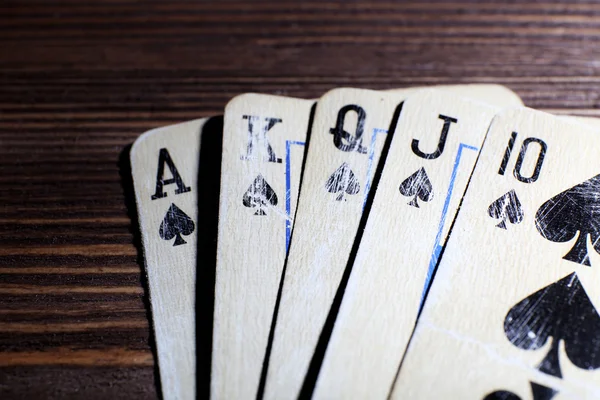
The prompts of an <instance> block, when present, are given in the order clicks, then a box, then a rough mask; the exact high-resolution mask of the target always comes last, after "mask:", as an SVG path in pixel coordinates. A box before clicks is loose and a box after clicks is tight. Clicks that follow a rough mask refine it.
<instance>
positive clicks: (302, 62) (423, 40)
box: [0, 0, 600, 400]
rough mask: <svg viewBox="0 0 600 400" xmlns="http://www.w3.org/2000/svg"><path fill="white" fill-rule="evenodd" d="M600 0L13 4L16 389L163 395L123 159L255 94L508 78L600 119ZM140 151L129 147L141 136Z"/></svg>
mask: <svg viewBox="0 0 600 400" xmlns="http://www.w3.org/2000/svg"><path fill="white" fill-rule="evenodd" d="M599 15H600V4H583V3H581V4H580V3H579V2H572V4H568V5H566V4H560V2H555V1H553V0H547V1H546V2H544V3H538V4H533V3H532V4H505V5H499V4H498V3H497V2H490V3H482V2H479V1H476V0H473V1H464V2H439V3H435V4H434V3H426V2H422V1H414V2H397V3H395V2H391V1H374V2H367V1H364V2H360V1H356V2H354V1H339V2H337V1H329V0H325V1H323V0H318V1H317V0H314V1H313V0H306V1H302V2H284V1H281V0H280V1H270V2H255V1H252V2H249V1H227V2H214V3H210V2H202V1H187V2H184V1H162V2H158V1H157V2H150V1H135V0H105V1H101V2H83V1H75V0H67V1H62V2H54V4H52V3H51V2H47V1H42V0H37V1H16V0H15V1H12V0H5V1H3V2H2V3H1V4H0V31H1V34H0V398H2V399H9V398H28V399H33V398H81V399H86V400H90V399H96V398H99V399H100V398H102V399H104V398H111V399H117V398H122V399H145V398H156V397H157V393H158V389H157V386H156V383H157V376H158V375H157V373H156V369H155V367H154V365H155V364H154V361H155V358H154V356H153V352H152V346H153V343H152V339H151V336H150V335H151V334H150V330H149V327H148V307H147V298H146V294H147V289H146V287H145V284H144V281H143V273H142V270H141V266H142V260H141V256H140V253H139V250H138V249H137V247H136V246H135V244H134V234H133V233H134V232H135V231H136V229H137V226H136V225H135V223H132V219H131V217H132V215H129V214H128V211H127V210H128V208H127V205H128V202H129V201H131V197H130V193H128V189H127V175H128V174H127V170H126V168H125V167H124V164H123V162H122V161H123V159H124V158H125V156H126V146H127V145H128V144H130V143H132V142H133V141H134V140H135V138H136V137H137V136H138V135H139V134H141V133H142V132H144V131H146V130H148V129H150V128H154V127H158V126H161V125H166V124H170V123H175V122H178V121H185V120H189V119H193V118H198V117H201V116H208V115H215V114H219V113H221V112H222V109H223V106H224V105H225V103H226V102H227V100H228V99H229V98H231V97H232V96H234V95H237V94H239V93H243V92H248V91H256V92H265V93H275V94H280V95H288V96H298V97H318V96H319V95H320V94H321V93H323V92H324V91H326V90H328V89H330V88H333V87H336V86H356V87H369V88H379V89H384V88H393V87H403V86H409V85H429V84H442V83H459V82H479V83H489V82H496V83H501V84H505V85H507V86H508V87H510V88H512V89H513V90H515V91H516V92H517V93H518V94H519V95H520V96H522V98H523V99H524V101H525V103H526V104H527V105H529V106H532V107H536V108H541V109H545V110H548V111H552V112H557V113H573V114H579V115H592V116H594V115H598V114H600V113H599V112H598V110H597V105H598V96H599V93H600V47H599V46H598V44H597V43H598V40H599V39H600V22H598V21H600V19H599ZM124 149H125V150H124Z"/></svg>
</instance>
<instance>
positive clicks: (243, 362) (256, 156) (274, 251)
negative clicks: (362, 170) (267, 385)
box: [211, 94, 314, 399]
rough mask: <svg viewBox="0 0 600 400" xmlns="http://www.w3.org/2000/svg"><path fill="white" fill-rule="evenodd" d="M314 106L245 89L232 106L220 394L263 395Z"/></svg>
mask: <svg viewBox="0 0 600 400" xmlns="http://www.w3.org/2000/svg"><path fill="white" fill-rule="evenodd" d="M313 104H314V101H312V100H303V99H294V98H286V97H279V96H271V95H263V94H244V95H240V96H237V97H235V98H234V99H233V100H231V101H230V102H229V104H228V105H227V107H226V109H225V122H224V128H223V159H222V170H221V171H222V173H221V200H220V211H219V213H220V215H219V238H218V250H217V273H216V285H215V311H214V329H213V332H214V334H213V358H212V378H211V379H212V381H211V397H212V398H215V399H243V398H255V397H256V393H257V389H258V385H259V381H260V373H261V368H262V364H263V360H264V356H265V351H266V347H267V342H268V337H269V328H270V326H271V321H272V318H273V308H274V307H275V300H276V298H277V292H278V288H279V282H280V279H281V272H282V269H283V265H284V260H285V255H286V252H287V246H288V243H289V239H290V235H291V229H292V219H293V216H294V213H295V208H296V200H297V198H298V187H299V185H300V171H301V167H302V161H303V158H304V145H305V141H306V135H307V132H308V126H309V121H310V113H311V108H312V106H313Z"/></svg>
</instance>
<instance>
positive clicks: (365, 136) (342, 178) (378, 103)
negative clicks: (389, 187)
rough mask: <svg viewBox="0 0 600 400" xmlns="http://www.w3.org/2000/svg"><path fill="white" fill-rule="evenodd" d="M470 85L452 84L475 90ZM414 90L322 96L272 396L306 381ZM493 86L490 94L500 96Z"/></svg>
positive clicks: (279, 313)
mask: <svg viewBox="0 0 600 400" xmlns="http://www.w3.org/2000/svg"><path fill="white" fill-rule="evenodd" d="M493 87H496V86H492V87H490V89H492V88H493ZM469 88H470V86H466V87H462V86H457V87H446V88H445V90H450V91H456V92H458V93H461V92H462V93H464V95H467V96H468V95H469ZM506 90H507V89H505V88H502V90H501V91H500V93H501V94H500V96H499V97H501V98H502V100H501V101H499V103H501V104H503V105H507V104H508V103H510V101H512V102H513V105H518V104H520V100H519V101H516V99H515V97H513V96H510V101H507V98H508V97H505V96H503V94H504V93H505V91H506ZM411 92H413V93H414V90H410V89H409V90H407V91H405V92H402V91H398V92H395V93H385V92H376V91H370V90H363V89H336V90H332V91H330V92H328V93H327V94H325V95H324V96H323V97H322V98H321V99H319V104H318V106H317V108H316V112H315V117H314V123H313V127H312V130H311V137H310V145H309V149H308V153H307V159H306V166H305V170H304V171H303V181H302V188H301V191H300V193H301V195H300V199H299V202H298V211H297V213H296V218H295V226H294V233H293V237H292V241H291V245H290V250H289V255H288V259H287V263H286V267H285V271H286V272H285V277H284V279H283V282H282V293H281V298H280V302H279V304H278V306H277V307H276V310H275V315H276V321H275V323H274V326H273V328H272V333H274V336H273V341H272V347H271V349H272V350H271V352H270V354H267V356H266V358H267V363H266V364H265V369H266V386H265V389H264V396H265V398H267V399H279V398H287V397H289V396H291V395H292V396H293V394H295V393H298V392H299V390H300V388H301V385H302V381H303V380H304V378H305V375H306V373H307V369H308V366H309V363H310V360H311V356H312V355H313V352H314V350H315V346H316V344H317V340H318V338H319V334H320V333H321V329H322V327H323V325H324V323H325V320H326V317H327V313H328V311H329V309H330V306H331V304H332V301H333V299H334V295H335V293H336V290H337V288H338V285H339V283H340V279H341V277H342V274H343V272H344V267H345V266H346V262H347V260H348V255H349V252H350V249H351V247H352V243H353V241H354V236H355V234H356V230H357V227H358V223H359V220H360V218H361V214H362V210H363V208H364V206H365V202H366V200H367V195H368V193H369V189H370V185H371V180H372V178H373V174H374V172H375V169H376V168H377V162H378V159H379V156H380V153H381V150H382V148H383V145H384V142H385V140H386V136H387V131H388V127H389V125H390V122H391V121H392V119H393V117H394V110H395V109H396V107H397V106H398V104H399V103H401V102H402V100H403V99H404V98H405V97H406V96H407V95H408V94H409V93H411ZM493 92H494V91H493V90H491V91H490V92H489V96H490V97H489V99H490V100H493V99H494V98H495V97H494V95H495V93H493ZM496 93H498V92H496ZM474 94H475V95H478V94H481V93H480V92H479V90H475V91H474ZM396 117H397V116H396ZM449 123H450V122H449ZM263 374H265V372H264V371H263Z"/></svg>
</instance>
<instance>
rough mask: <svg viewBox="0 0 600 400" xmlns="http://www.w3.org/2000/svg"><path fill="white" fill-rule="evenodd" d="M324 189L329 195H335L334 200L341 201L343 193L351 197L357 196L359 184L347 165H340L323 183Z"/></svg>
mask: <svg viewBox="0 0 600 400" xmlns="http://www.w3.org/2000/svg"><path fill="white" fill-rule="evenodd" d="M325 189H327V191H328V192H329V193H337V197H336V198H335V199H336V200H337V201H342V199H344V193H347V194H349V195H351V196H352V195H355V194H357V193H358V192H359V191H360V184H359V183H358V180H357V179H356V175H354V172H352V170H351V169H350V167H349V166H348V164H346V163H342V165H340V166H339V168H338V169H336V170H335V172H334V173H333V174H331V176H330V177H329V179H327V182H325Z"/></svg>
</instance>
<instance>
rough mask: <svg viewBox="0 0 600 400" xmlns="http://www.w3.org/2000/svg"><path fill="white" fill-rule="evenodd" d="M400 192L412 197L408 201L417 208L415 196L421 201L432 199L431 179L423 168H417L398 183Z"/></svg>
mask: <svg viewBox="0 0 600 400" xmlns="http://www.w3.org/2000/svg"><path fill="white" fill-rule="evenodd" d="M400 193H402V195H403V196H406V197H412V198H413V199H412V200H411V201H410V202H409V203H408V204H409V205H411V206H413V207H417V208H419V203H418V202H417V198H419V199H421V201H425V202H429V201H431V200H432V199H433V187H432V186H431V181H430V180H429V177H428V176H427V172H425V168H421V169H419V170H417V171H416V172H415V173H414V174H412V175H411V176H409V177H408V178H406V179H405V180H404V181H403V182H402V183H401V184H400Z"/></svg>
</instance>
